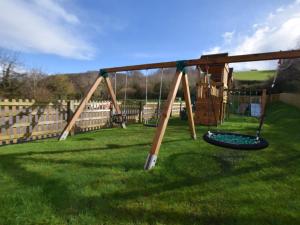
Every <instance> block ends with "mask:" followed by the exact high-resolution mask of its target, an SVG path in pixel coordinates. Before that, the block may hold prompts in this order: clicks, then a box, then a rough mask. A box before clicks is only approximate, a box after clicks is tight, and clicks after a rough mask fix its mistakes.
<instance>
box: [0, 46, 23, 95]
mask: <svg viewBox="0 0 300 225" xmlns="http://www.w3.org/2000/svg"><path fill="white" fill-rule="evenodd" d="M18 66H20V61H19V58H18V54H17V53H15V52H12V51H8V50H4V49H0V69H1V78H2V80H1V92H2V93H1V95H2V96H4V97H7V98H10V97H14V96H15V95H16V94H15V92H16V90H17V89H18V85H19V79H18V78H19V77H18V76H19V75H20V74H19V73H16V71H15V70H16V68H17V67H18Z"/></svg>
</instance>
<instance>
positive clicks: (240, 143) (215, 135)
mask: <svg viewBox="0 0 300 225" xmlns="http://www.w3.org/2000/svg"><path fill="white" fill-rule="evenodd" d="M203 139H204V140H205V141H206V142H208V143H210V144H213V145H216V146H221V147H225V148H231V149H235V150H260V149H264V148H266V147H268V146H269V143H268V142H267V141H266V140H265V139H263V138H257V137H256V136H252V135H246V134H237V133H230V132H207V133H206V134H204V135H203Z"/></svg>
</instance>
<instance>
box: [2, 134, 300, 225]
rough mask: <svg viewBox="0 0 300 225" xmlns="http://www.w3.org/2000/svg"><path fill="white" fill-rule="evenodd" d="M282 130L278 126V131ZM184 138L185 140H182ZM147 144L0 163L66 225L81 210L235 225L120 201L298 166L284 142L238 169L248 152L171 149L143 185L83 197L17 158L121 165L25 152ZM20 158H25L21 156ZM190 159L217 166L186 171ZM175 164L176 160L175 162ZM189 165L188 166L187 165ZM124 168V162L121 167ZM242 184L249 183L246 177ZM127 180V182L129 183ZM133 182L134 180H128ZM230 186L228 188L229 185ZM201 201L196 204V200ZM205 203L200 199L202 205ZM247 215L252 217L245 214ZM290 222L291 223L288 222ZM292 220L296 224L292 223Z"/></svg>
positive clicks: (112, 216) (5, 158)
mask: <svg viewBox="0 0 300 225" xmlns="http://www.w3.org/2000/svg"><path fill="white" fill-rule="evenodd" d="M282 132H284V130H279V131H278V133H277V134H278V135H280V133H282ZM183 140H185V139H183ZM178 141H182V140H170V141H166V142H164V143H168V142H178ZM276 143H277V142H275V143H274V144H275V148H274V149H273V150H272V151H275V152H276V151H282V150H281V148H280V147H281V146H280V145H276ZM149 144H151V143H142V144H135V145H118V144H108V145H106V146H105V147H100V148H86V149H77V150H65V151H63V150H62V151H45V152H25V153H12V154H7V155H1V156H0V162H1V163H0V166H1V168H2V169H3V171H5V172H6V173H7V174H8V175H10V176H11V177H13V178H14V179H15V180H17V181H18V182H20V183H21V184H23V185H25V186H28V187H37V186H38V187H41V193H39V195H40V196H41V199H44V198H46V200H45V204H48V205H49V206H50V207H51V208H52V209H53V211H54V212H55V214H56V215H57V216H59V217H60V218H62V219H63V220H64V221H65V222H66V223H71V221H69V219H70V218H71V217H76V216H78V214H80V213H83V212H89V214H91V215H93V216H94V217H95V218H97V219H99V220H100V219H101V222H103V223H105V222H106V221H103V218H106V219H107V221H116V224H118V223H119V224H120V223H124V222H128V223H136V224H141V223H149V224H155V223H163V224H178V223H180V224H224V223H226V224H235V223H237V221H242V220H243V219H244V218H239V217H240V216H237V215H234V214H232V215H231V214H227V215H226V214H222V213H219V214H218V213H216V214H211V213H207V214H205V213H203V214H197V213H196V212H179V211H178V210H171V209H170V210H166V209H160V208H155V207H152V208H147V207H145V206H139V207H126V205H124V204H123V202H126V200H136V201H138V200H139V201H143V199H144V198H147V197H151V196H152V197H153V196H155V195H160V194H162V193H169V192H170V193H169V194H170V195H172V194H173V192H172V191H176V190H179V189H182V188H186V187H193V186H194V187H196V186H197V187H199V190H198V192H197V193H201V194H203V195H204V194H207V193H206V192H207V191H208V190H207V189H201V187H202V186H201V185H203V184H211V183H213V182H215V181H218V180H222V179H228V178H232V177H239V176H243V175H247V174H250V173H255V172H259V171H261V170H266V169H270V168H275V167H280V168H285V172H280V173H272V174H269V175H263V176H260V177H256V178H255V179H261V180H263V181H264V180H265V181H268V180H273V179H274V180H277V179H282V178H283V177H284V176H287V175H289V174H292V173H293V172H294V171H293V170H294V166H295V165H298V164H299V160H300V154H299V153H298V152H297V149H295V148H293V147H292V146H291V145H290V143H286V146H285V147H286V148H287V149H289V154H288V155H285V156H282V157H275V156H274V157H272V153H268V152H266V153H264V154H268V156H270V158H268V162H255V161H253V162H251V163H250V165H247V166H243V167H238V168H236V167H235V164H237V163H238V162H239V161H241V160H244V158H247V156H248V155H249V154H252V153H247V154H245V153H237V152H234V153H231V152H228V153H225V152H221V151H219V150H213V152H212V153H209V152H207V151H206V152H199V153H195V152H191V153H175V154H172V155H171V156H169V157H167V158H166V159H165V160H164V164H163V165H162V166H161V169H162V170H163V171H164V173H161V174H160V176H159V177H155V176H151V174H156V173H151V172H150V173H149V174H148V175H149V185H144V184H143V183H142V182H141V185H137V186H133V187H129V188H128V190H126V191H114V192H111V193H107V194H105V193H103V194H102V195H101V196H93V197H85V196H83V195H79V194H76V193H74V192H72V191H71V190H70V188H69V186H68V185H69V184H68V183H67V182H65V181H64V180H61V179H55V178H51V177H45V176H42V175H40V174H38V173H36V172H32V171H28V170H26V168H25V167H23V166H22V164H21V163H20V160H28V161H34V162H38V163H43V162H45V161H47V162H48V163H49V162H50V163H60V164H65V163H67V164H79V165H80V166H82V167H86V168H90V167H97V168H106V167H109V168H120V167H122V168H126V162H124V163H123V164H120V163H107V164H103V163H102V164H101V163H90V162H85V161H84V162H80V161H75V162H74V160H64V159H58V160H53V159H38V158H30V157H31V156H38V155H47V154H49V155H51V154H64V153H81V152H90V151H103V150H113V149H126V148H134V147H139V146H143V147H144V146H146V145H149ZM24 157H25V158H24ZM195 160H211V161H212V162H215V163H216V164H217V165H218V166H219V168H220V170H217V171H214V172H213V173H209V172H208V171H207V172H204V173H199V174H197V173H192V172H191V171H189V170H186V168H185V166H186V165H189V163H191V162H193V161H194V162H195ZM177 162H180V163H179V164H178V163H177ZM137 165H138V164H137V163H135V162H131V166H130V167H131V168H132V169H135V170H138V169H141V168H140V167H138V166H137ZM193 165H194V164H193ZM195 165H196V166H195V168H194V171H196V172H197V171H205V170H206V169H207V168H206V167H205V164H202V163H201V161H199V162H198V164H197V163H196V164H195ZM127 166H128V165H127ZM169 175H172V176H173V177H176V180H175V181H170V180H168V179H167V178H168V177H169ZM130 179H132V180H134V179H137V178H136V177H132V178H130ZM248 182H253V179H252V181H250V180H249V181H248ZM129 183H131V181H129ZM132 183H134V182H132ZM230 185H231V186H230ZM230 185H229V187H227V188H234V187H235V184H234V183H231V184H230ZM210 192H212V194H214V192H217V190H213V189H212V190H210ZM200 204H202V203H200ZM203 204H205V203H203ZM251 215H252V216H251ZM251 215H250V216H249V217H248V218H247V219H251V223H253V224H261V223H265V222H266V220H268V215H266V216H265V217H264V216H262V215H261V214H260V216H256V214H251ZM281 220H282V221H283V222H286V224H291V221H292V218H290V217H289V216H284V217H282V218H281ZM292 222H295V221H292ZM294 224H296V223H294Z"/></svg>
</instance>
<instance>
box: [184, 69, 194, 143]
mask: <svg viewBox="0 0 300 225" xmlns="http://www.w3.org/2000/svg"><path fill="white" fill-rule="evenodd" d="M182 88H183V94H184V100H185V107H186V110H187V116H188V122H189V127H190V132H191V136H192V138H193V139H194V140H196V139H197V136H196V130H195V123H194V117H193V111H192V103H191V95H190V87H189V80H188V75H187V74H184V75H183V76H182Z"/></svg>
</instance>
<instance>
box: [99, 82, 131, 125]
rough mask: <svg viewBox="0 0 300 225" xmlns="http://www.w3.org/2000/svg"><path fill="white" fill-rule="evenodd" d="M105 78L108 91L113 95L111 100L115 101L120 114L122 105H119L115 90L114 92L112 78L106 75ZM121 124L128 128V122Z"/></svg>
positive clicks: (114, 103)
mask: <svg viewBox="0 0 300 225" xmlns="http://www.w3.org/2000/svg"><path fill="white" fill-rule="evenodd" d="M104 79H105V83H106V86H107V89H108V93H109V95H110V97H111V101H112V103H113V105H114V107H115V109H116V112H117V113H118V114H121V113H122V112H121V109H120V107H119V105H118V102H117V98H116V95H115V92H114V90H113V88H112V85H111V82H110V79H109V77H105V78H104ZM121 126H122V128H126V124H125V123H122V124H121Z"/></svg>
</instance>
